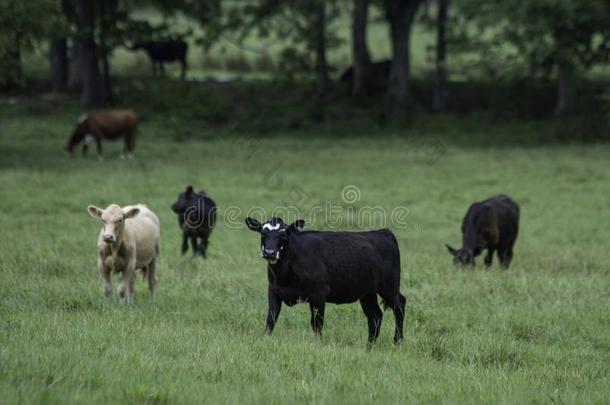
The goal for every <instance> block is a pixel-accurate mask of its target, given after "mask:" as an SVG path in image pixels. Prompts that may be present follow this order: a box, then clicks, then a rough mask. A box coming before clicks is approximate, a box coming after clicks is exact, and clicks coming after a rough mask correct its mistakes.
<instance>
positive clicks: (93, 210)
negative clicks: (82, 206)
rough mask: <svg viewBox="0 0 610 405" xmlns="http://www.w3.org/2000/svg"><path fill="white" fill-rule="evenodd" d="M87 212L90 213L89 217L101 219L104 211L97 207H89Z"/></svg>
mask: <svg viewBox="0 0 610 405" xmlns="http://www.w3.org/2000/svg"><path fill="white" fill-rule="evenodd" d="M87 212H89V215H91V216H92V217H93V218H101V216H102V213H103V212H104V210H102V209H101V208H98V207H96V206H95V205H90V206H88V207H87Z"/></svg>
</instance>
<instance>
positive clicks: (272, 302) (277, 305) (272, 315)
mask: <svg viewBox="0 0 610 405" xmlns="http://www.w3.org/2000/svg"><path fill="white" fill-rule="evenodd" d="M267 298H268V301H269V313H268V314H267V325H266V326H265V332H267V333H269V334H271V332H273V328H274V327H275V323H276V322H277V318H278V317H279V316H280V310H281V309H282V300H280V298H279V297H278V296H277V294H275V293H274V292H273V291H271V287H269V290H268V292H267Z"/></svg>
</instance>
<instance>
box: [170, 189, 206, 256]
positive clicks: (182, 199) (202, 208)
mask: <svg viewBox="0 0 610 405" xmlns="http://www.w3.org/2000/svg"><path fill="white" fill-rule="evenodd" d="M171 208H172V211H174V212H175V213H176V214H177V215H178V225H179V226H180V229H182V249H181V250H182V254H185V253H186V251H187V250H188V241H189V239H190V241H191V247H192V249H193V253H194V254H195V255H201V256H202V257H204V258H205V255H206V251H207V249H208V240H209V239H210V234H211V233H212V230H213V229H214V225H215V224H216V210H217V208H216V203H215V202H214V201H212V199H211V198H209V197H208V196H207V195H206V194H205V192H204V191H200V192H198V193H196V192H194V191H193V187H192V186H188V187H187V188H186V190H185V191H184V192H183V193H180V194H179V195H178V200H176V202H175V203H173V204H172V207H171Z"/></svg>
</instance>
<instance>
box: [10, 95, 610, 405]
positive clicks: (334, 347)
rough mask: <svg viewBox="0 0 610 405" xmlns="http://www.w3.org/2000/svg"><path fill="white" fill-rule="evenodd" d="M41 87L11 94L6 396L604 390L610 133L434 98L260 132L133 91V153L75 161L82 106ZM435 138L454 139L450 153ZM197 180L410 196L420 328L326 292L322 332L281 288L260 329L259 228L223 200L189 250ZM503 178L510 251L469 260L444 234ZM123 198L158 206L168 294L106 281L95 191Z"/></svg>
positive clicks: (251, 198)
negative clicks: (418, 107)
mask: <svg viewBox="0 0 610 405" xmlns="http://www.w3.org/2000/svg"><path fill="white" fill-rule="evenodd" d="M202 100H205V99H204V98H202ZM202 102H203V101H202ZM37 103H38V104H36V103H33V104H25V105H21V104H17V105H15V106H12V107H8V106H7V105H6V104H2V110H0V119H1V121H0V150H1V151H2V159H1V160H0V189H1V190H2V198H1V199H0V229H2V232H0V246H1V249H0V393H2V397H1V399H0V402H2V403H66V402H69V403H87V404H90V403H110V402H122V403H200V402H207V403H244V402H245V403H250V402H254V403H270V402H271V403H285V402H288V401H292V402H298V403H305V402H307V403H368V402H373V401H375V402H378V403H405V402H417V403H430V402H432V403H438V402H442V403H524V402H529V403H550V402H561V403H599V404H602V403H607V401H608V398H609V397H610V388H609V387H610V381H609V377H610V374H609V370H610V366H609V364H610V305H609V301H608V297H609V295H610V294H609V293H610V270H609V268H608V263H609V261H610V251H609V250H608V248H607V241H608V239H609V238H610V231H609V230H608V223H610V211H609V210H608V195H609V193H610V181H609V180H610V178H609V176H610V174H609V172H608V163H607V161H608V154H609V153H610V146H609V145H608V144H602V143H600V144H591V145H579V144H561V143H557V142H554V143H550V144H547V145H540V142H538V141H537V140H539V139H540V137H541V133H544V131H545V129H546V128H547V127H548V126H550V123H549V122H515V123H511V124H505V123H498V122H495V123H493V122H487V123H486V122H485V121H480V122H474V123H473V121H468V118H463V119H459V120H458V119H451V118H450V117H446V118H445V119H444V120H440V121H439V119H438V118H433V117H425V116H423V117H421V118H419V119H418V122H417V123H416V124H415V126H416V128H411V129H410V130H406V129H400V128H397V129H391V130H385V129H383V128H377V127H373V126H371V127H364V128H363V127H360V128H359V130H358V131H357V135H352V136H349V135H346V134H345V133H337V132H336V129H335V128H333V127H332V125H329V126H319V127H316V128H305V129H301V130H299V131H292V132H290V133H286V132H280V133H267V134H265V135H261V136H259V137H256V138H250V136H251V135H252V132H251V131H248V130H245V131H243V132H233V133H232V132H228V131H225V130H222V129H219V127H218V126H215V125H214V124H211V123H210V122H208V121H206V118H205V116H203V118H200V120H195V118H193V117H188V116H187V117H185V116H183V115H180V114H177V113H176V112H177V108H176V107H174V108H176V109H172V105H171V103H168V104H167V105H166V104H163V103H162V101H161V100H156V99H153V98H151V97H149V98H146V97H144V98H143V99H142V100H140V102H139V103H134V106H135V107H137V108H138V109H139V110H142V111H145V113H144V115H145V120H144V122H143V123H142V125H141V128H140V138H139V143H138V147H137V154H136V155H137V157H136V159H135V160H133V161H122V160H119V159H117V156H118V154H119V151H120V149H121V146H120V145H118V144H112V143H106V144H105V145H104V146H105V148H106V149H105V155H106V160H105V161H102V162H99V161H97V160H95V159H94V157H93V156H91V157H90V158H88V159H83V158H81V157H76V158H74V159H71V160H70V159H67V158H66V157H65V156H64V155H63V153H62V150H61V147H62V145H63V144H64V142H65V139H66V138H67V136H68V133H69V131H70V130H71V127H72V125H73V123H74V121H75V118H76V116H78V114H79V111H78V109H77V108H76V107H75V104H73V103H72V102H67V103H66V102H53V103H47V102H44V101H38V102H37ZM155 103H159V104H155ZM151 105H152V106H153V107H151ZM155 105H156V107H155ZM195 107H196V105H195V106H193V108H194V110H195V111H196V110H197V108H195ZM155 108H157V109H158V110H156V109H155ZM277 114H279V113H277ZM184 131H187V132H189V131H190V132H189V133H191V135H190V136H183V132H184ZM414 134H416V135H417V137H416V138H414V136H415V135H414ZM478 140H485V141H484V142H481V143H479V142H478ZM422 141H423V142H429V141H434V142H438V143H440V144H441V145H442V146H443V148H444V150H445V152H444V154H442V156H441V157H440V158H439V159H438V161H436V162H435V163H433V164H432V163H431V162H430V161H429V159H428V158H427V156H428V155H426V150H422V149H420V148H418V147H417V145H420V143H421V142H422ZM244 145H251V147H252V148H254V150H258V152H257V153H255V154H254V155H253V156H252V157H250V156H249V153H247V148H246V147H245V146H244ZM270 155H273V156H275V157H278V158H279V161H280V165H279V166H274V162H273V161H270V160H269V159H268V157H269V156H270ZM273 170H276V172H273ZM270 173H276V174H275V176H276V177H274V180H273V181H270V177H269V176H270ZM187 184H193V185H194V186H195V187H197V188H204V189H205V190H206V191H207V192H208V193H209V194H210V195H211V196H212V197H213V198H214V199H215V200H216V202H217V203H218V205H219V207H220V209H221V213H224V212H225V210H226V209H227V208H228V207H231V206H232V207H238V208H239V209H241V210H242V212H243V213H244V214H243V215H240V219H241V218H243V217H244V216H245V212H246V210H247V209H249V208H250V207H253V206H261V207H263V208H265V209H266V210H271V209H272V208H273V207H275V206H277V205H279V204H280V201H282V200H283V199H285V198H286V196H287V195H290V193H291V192H292V191H294V190H295V187H298V189H300V190H301V191H302V193H303V194H304V195H305V196H306V197H307V198H303V199H301V200H300V203H299V204H298V205H299V206H300V208H301V209H303V210H306V209H307V208H309V207H311V206H312V204H314V203H316V202H325V201H332V202H334V203H336V204H339V205H341V206H343V207H345V206H346V205H345V204H344V203H342V202H341V190H342V189H343V187H345V186H346V185H355V186H357V187H359V189H360V191H361V200H360V201H359V202H357V203H356V205H355V207H356V208H357V207H363V206H367V205H370V206H373V205H380V206H382V207H384V208H385V209H386V210H391V209H393V208H394V207H397V206H406V207H408V208H409V211H410V213H409V216H408V217H407V222H408V226H407V227H406V228H399V227H394V226H392V224H390V223H388V224H387V225H388V226H390V227H391V228H393V229H394V231H395V233H396V235H397V237H398V240H399V244H400V249H401V255H402V263H403V264H402V271H403V273H402V290H403V292H404V293H405V295H406V296H407V299H408V310H407V321H406V328H405V332H406V339H405V341H404V342H403V344H402V345H400V346H395V345H393V344H392V342H391V340H392V334H393V333H392V329H393V319H392V316H391V313H389V312H387V311H386V312H385V318H384V323H383V325H382V331H381V336H380V339H379V342H378V343H377V345H375V346H374V347H373V348H371V349H368V348H367V346H366V344H365V342H366V334H367V332H366V320H365V317H364V315H363V314H362V312H361V310H360V307H359V305H358V304H352V305H343V306H335V305H329V306H327V311H326V324H325V329H324V336H323V338H322V339H321V340H319V339H316V338H315V337H314V336H313V334H312V332H311V331H310V328H309V315H308V308H307V307H306V306H305V305H300V306H296V307H293V308H287V307H284V309H283V311H282V314H281V316H280V320H279V322H278V324H277V327H276V331H275V333H274V334H273V335H272V336H264V335H263V333H262V332H263V327H264V319H265V316H266V274H265V265H264V263H263V262H262V260H261V259H260V258H259V257H258V243H259V241H258V237H257V235H255V234H254V233H252V232H249V231H247V230H245V229H243V228H242V229H233V228H231V227H229V226H228V225H227V224H226V221H225V220H224V219H222V220H221V221H219V222H220V223H219V224H218V226H217V229H216V230H215V231H214V234H213V235H212V240H211V247H210V257H209V259H208V260H206V261H201V260H196V259H193V258H191V257H190V256H187V257H181V256H180V255H179V244H180V234H179V230H178V227H177V224H176V218H175V216H174V215H173V214H172V213H171V212H170V210H169V205H170V204H171V203H172V202H173V201H174V199H175V197H176V195H177V193H178V192H180V191H181V190H182V189H183V187H184V186H185V185H187ZM498 192H505V193H508V194H509V195H511V196H513V197H514V198H515V199H516V200H517V201H518V202H519V203H520V204H521V207H522V222H521V234H520V237H519V239H518V242H517V245H516V251H515V252H516V255H515V260H514V263H513V266H512V267H511V269H510V270H509V271H507V272H501V271H500V270H499V269H498V267H497V264H495V265H494V267H493V269H492V270H491V271H485V270H484V269H482V268H481V266H480V264H481V260H480V259H479V266H478V267H477V268H476V270H474V271H456V270H455V269H454V268H453V266H452V264H451V258H450V256H449V255H448V253H447V252H446V250H445V248H444V243H446V242H449V243H452V244H458V243H459V239H460V234H459V224H460V221H461V219H462V215H463V214H464V212H465V210H466V208H467V206H468V204H470V203H471V202H472V201H474V200H478V199H482V198H485V197H488V196H490V195H493V194H495V193H498ZM112 202H116V203H119V204H129V203H138V202H143V203H146V204H148V205H149V207H150V208H151V209H153V210H154V211H155V212H156V213H157V214H158V215H159V217H160V220H161V225H162V247H161V256H160V265H159V268H158V273H159V282H158V293H157V298H156V301H155V302H154V303H150V302H149V300H148V297H147V291H146V288H145V284H144V283H143V282H142V281H141V278H138V281H137V284H136V301H135V304H134V305H133V306H122V305H120V304H119V303H118V302H117V299H116V297H115V298H113V299H112V300H110V301H106V300H105V299H104V298H103V297H102V294H101V280H100V277H99V275H98V274H97V271H96V268H95V241H96V238H97V233H98V231H99V228H100V224H99V223H97V222H96V221H95V220H93V219H92V218H90V217H89V216H88V214H87V212H86V210H85V207H86V206H87V204H91V203H94V204H97V205H100V206H105V205H107V204H109V203H112ZM317 227H318V228H322V229H323V228H326V226H325V225H324V224H323V223H319V224H318V225H317ZM117 281H118V279H117V278H115V279H114V282H115V286H116V283H117Z"/></svg>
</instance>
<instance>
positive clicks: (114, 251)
mask: <svg viewBox="0 0 610 405" xmlns="http://www.w3.org/2000/svg"><path fill="white" fill-rule="evenodd" d="M87 210H88V211H89V214H90V215H91V216H92V217H94V218H99V219H101V221H102V222H103V226H102V229H101V230H100V234H99V237H98V240H97V250H98V258H97V267H98V270H99V272H100V275H101V276H102V281H103V287H104V295H105V296H106V297H109V296H110V294H112V282H111V280H110V275H111V273H113V272H114V273H123V281H122V282H121V284H120V285H119V287H118V289H117V293H118V295H119V298H120V300H121V301H122V302H128V303H130V302H132V301H133V295H134V285H135V270H137V269H142V273H143V276H144V279H145V280H148V289H149V290H150V296H151V298H154V293H155V284H156V279H155V270H156V261H157V257H158V256H159V241H160V225H159V219H158V218H157V216H156V215H155V214H154V213H153V212H152V211H151V210H149V209H148V207H146V205H144V204H137V205H130V206H126V207H123V208H121V207H120V206H118V205H116V204H111V205H109V206H108V208H106V209H101V208H98V207H96V206H94V205H90V206H89V207H87Z"/></svg>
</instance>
